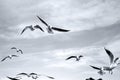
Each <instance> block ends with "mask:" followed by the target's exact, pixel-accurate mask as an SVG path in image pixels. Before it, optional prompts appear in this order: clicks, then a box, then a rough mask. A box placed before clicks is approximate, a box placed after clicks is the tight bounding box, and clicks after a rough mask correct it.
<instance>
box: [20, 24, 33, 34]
mask: <svg viewBox="0 0 120 80" xmlns="http://www.w3.org/2000/svg"><path fill="white" fill-rule="evenodd" d="M28 28H29V29H30V30H32V31H33V30H34V29H33V28H32V25H30V26H26V27H25V28H24V29H23V30H22V32H21V35H22V34H23V32H25V30H27V29H28Z"/></svg>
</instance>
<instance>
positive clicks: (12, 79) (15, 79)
mask: <svg viewBox="0 0 120 80" xmlns="http://www.w3.org/2000/svg"><path fill="white" fill-rule="evenodd" d="M7 78H8V79H10V80H20V79H21V78H20V79H17V77H16V78H12V77H9V76H7Z"/></svg>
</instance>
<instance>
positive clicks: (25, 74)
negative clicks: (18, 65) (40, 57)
mask: <svg viewBox="0 0 120 80" xmlns="http://www.w3.org/2000/svg"><path fill="white" fill-rule="evenodd" d="M17 75H24V76H28V77H29V75H28V74H27V73H19V74H17Z"/></svg>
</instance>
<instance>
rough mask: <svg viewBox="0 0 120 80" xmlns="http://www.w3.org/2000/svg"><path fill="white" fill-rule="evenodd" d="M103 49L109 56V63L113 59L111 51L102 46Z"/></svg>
mask: <svg viewBox="0 0 120 80" xmlns="http://www.w3.org/2000/svg"><path fill="white" fill-rule="evenodd" d="M104 49H105V51H106V53H107V54H108V56H109V58H110V63H113V61H114V56H113V54H112V52H111V51H109V50H108V49H106V48H104Z"/></svg>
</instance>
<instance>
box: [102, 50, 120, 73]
mask: <svg viewBox="0 0 120 80" xmlns="http://www.w3.org/2000/svg"><path fill="white" fill-rule="evenodd" d="M104 49H105V51H106V53H107V55H108V56H109V58H110V66H109V67H105V70H106V71H109V73H111V74H112V73H113V71H112V70H113V69H114V68H116V67H117V66H118V64H120V62H119V61H120V59H119V57H117V58H115V59H114V55H113V54H112V52H111V51H110V50H108V49H106V48H104Z"/></svg>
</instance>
